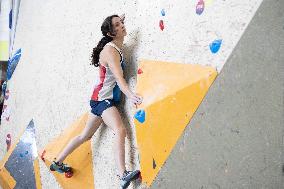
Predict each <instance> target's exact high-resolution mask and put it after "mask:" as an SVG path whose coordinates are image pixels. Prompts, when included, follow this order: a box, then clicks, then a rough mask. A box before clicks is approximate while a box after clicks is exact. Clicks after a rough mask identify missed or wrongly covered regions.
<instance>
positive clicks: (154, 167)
mask: <svg viewBox="0 0 284 189" xmlns="http://www.w3.org/2000/svg"><path fill="white" fill-rule="evenodd" d="M156 166H157V165H156V162H155V160H154V158H153V169H156Z"/></svg>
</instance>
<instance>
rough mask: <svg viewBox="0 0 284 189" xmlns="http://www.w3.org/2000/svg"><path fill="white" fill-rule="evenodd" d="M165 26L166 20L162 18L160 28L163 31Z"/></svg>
mask: <svg viewBox="0 0 284 189" xmlns="http://www.w3.org/2000/svg"><path fill="white" fill-rule="evenodd" d="M164 28H165V26H164V21H163V20H160V29H161V30H162V31H163V30H164Z"/></svg>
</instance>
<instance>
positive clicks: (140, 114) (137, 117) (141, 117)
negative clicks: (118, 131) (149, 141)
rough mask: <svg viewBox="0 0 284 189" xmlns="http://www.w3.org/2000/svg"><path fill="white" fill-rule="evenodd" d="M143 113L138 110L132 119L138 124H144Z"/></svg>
mask: <svg viewBox="0 0 284 189" xmlns="http://www.w3.org/2000/svg"><path fill="white" fill-rule="evenodd" d="M145 114H146V113H145V111H144V110H139V111H138V112H136V114H135V115H134V117H135V118H136V119H137V120H138V121H139V122H140V123H144V121H145V116H146V115H145Z"/></svg>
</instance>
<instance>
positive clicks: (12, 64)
mask: <svg viewBox="0 0 284 189" xmlns="http://www.w3.org/2000/svg"><path fill="white" fill-rule="evenodd" d="M21 55H22V49H18V50H17V52H16V53H15V54H14V55H13V56H12V57H10V58H9V60H8V68H7V79H8V80H10V79H11V77H12V75H13V72H14V71H15V69H16V67H17V65H18V62H19V60H20V58H21Z"/></svg>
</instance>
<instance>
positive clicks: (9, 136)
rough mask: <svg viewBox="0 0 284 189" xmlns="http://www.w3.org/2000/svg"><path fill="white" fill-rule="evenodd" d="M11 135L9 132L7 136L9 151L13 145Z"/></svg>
mask: <svg viewBox="0 0 284 189" xmlns="http://www.w3.org/2000/svg"><path fill="white" fill-rule="evenodd" d="M11 140H12V139H11V135H10V134H7V137H6V144H7V152H8V151H9V149H10V147H11Z"/></svg>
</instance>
